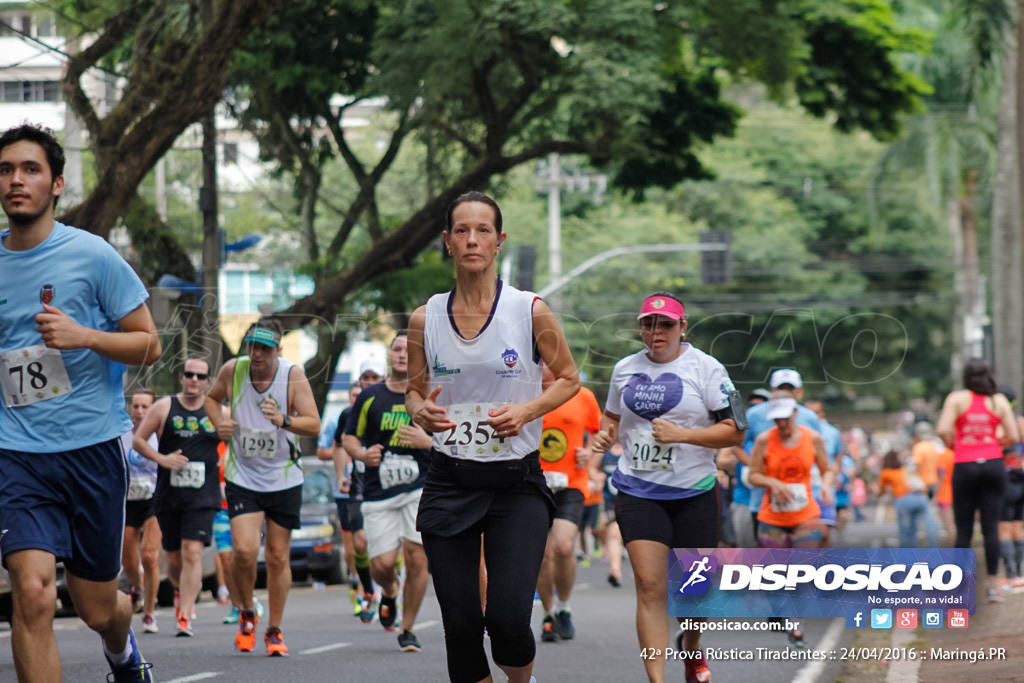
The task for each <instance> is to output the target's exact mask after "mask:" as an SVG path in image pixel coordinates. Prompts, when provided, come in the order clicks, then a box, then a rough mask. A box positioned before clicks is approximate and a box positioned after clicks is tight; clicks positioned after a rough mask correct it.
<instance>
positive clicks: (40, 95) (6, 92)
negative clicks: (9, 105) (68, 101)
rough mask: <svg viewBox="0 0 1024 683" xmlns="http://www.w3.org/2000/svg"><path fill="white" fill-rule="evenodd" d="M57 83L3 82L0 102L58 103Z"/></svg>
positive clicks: (59, 96) (58, 88)
mask: <svg viewBox="0 0 1024 683" xmlns="http://www.w3.org/2000/svg"><path fill="white" fill-rule="evenodd" d="M62 99H63V98H62V96H61V89H60V83H58V82H57V81H4V82H3V90H2V91H0V102H60V101H61V100H62Z"/></svg>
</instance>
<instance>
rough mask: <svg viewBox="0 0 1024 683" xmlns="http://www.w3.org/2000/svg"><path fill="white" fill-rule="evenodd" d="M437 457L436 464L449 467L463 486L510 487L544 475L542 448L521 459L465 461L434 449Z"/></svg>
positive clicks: (476, 487)
mask: <svg viewBox="0 0 1024 683" xmlns="http://www.w3.org/2000/svg"><path fill="white" fill-rule="evenodd" d="M433 459H434V465H435V466H437V467H440V468H442V469H444V470H446V471H447V472H448V473H449V474H450V475H451V477H452V479H454V480H455V482H456V483H457V484H458V485H459V486H461V487H463V488H467V489H486V490H502V489H510V488H512V487H514V486H517V485H518V484H521V483H523V482H524V481H526V479H527V477H528V476H529V475H530V474H535V475H536V476H543V475H541V474H540V459H539V456H538V451H534V452H533V453H530V454H529V455H527V456H526V457H524V458H521V459H519V460H499V461H497V462H478V461H476V460H461V459H459V458H452V457H450V456H447V455H445V454H444V453H439V452H438V451H434V452H433Z"/></svg>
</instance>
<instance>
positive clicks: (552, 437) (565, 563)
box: [537, 366, 601, 643]
mask: <svg viewBox="0 0 1024 683" xmlns="http://www.w3.org/2000/svg"><path fill="white" fill-rule="evenodd" d="M553 380H554V374H553V373H552V372H551V370H550V369H548V368H547V366H545V367H544V378H543V385H544V386H547V384H548V383H549V382H551V381H553ZM600 429H601V407H600V406H599V405H598V403H597V399H596V398H595V397H594V394H593V392H591V391H590V390H589V389H587V388H586V387H582V388H581V389H580V390H579V392H578V393H577V394H576V395H575V396H573V397H572V398H571V399H569V401H567V402H566V403H563V404H562V405H561V406H559V407H558V408H556V409H555V410H554V411H552V412H550V413H548V414H547V415H545V416H544V427H543V432H542V433H541V437H540V466H541V469H543V470H544V478H545V479H546V480H547V484H548V487H549V488H550V489H551V491H552V493H554V497H555V519H554V522H553V523H552V524H551V530H550V531H548V542H547V546H546V547H545V548H544V561H543V563H542V564H541V567H540V575H539V576H538V577H537V593H538V594H539V595H540V601H541V604H542V605H543V606H544V625H543V630H542V631H541V634H540V639H541V640H542V641H544V642H547V643H551V642H555V641H558V640H571V639H572V638H573V636H575V635H576V627H575V626H573V623H572V612H571V610H570V608H569V595H570V594H571V593H572V586H573V584H574V583H575V582H576V558H575V556H574V555H573V545H574V541H575V540H576V532H577V530H578V528H579V524H580V520H581V519H582V517H583V503H584V498H585V497H586V496H587V495H589V493H590V473H589V470H588V467H587V465H588V463H589V461H590V455H591V453H590V447H589V446H588V445H587V444H588V442H589V436H590V435H591V434H594V433H596V432H598V431H600ZM600 494H601V492H600V490H599V491H598V496H599V497H600ZM556 590H557V591H558V596H557V598H558V599H557V604H556V602H555V597H556V596H555V591H556Z"/></svg>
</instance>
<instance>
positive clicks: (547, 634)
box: [540, 614, 558, 643]
mask: <svg viewBox="0 0 1024 683" xmlns="http://www.w3.org/2000/svg"><path fill="white" fill-rule="evenodd" d="M540 639H541V641H542V642H545V643H557V642H558V628H557V627H556V626H555V618H554V617H553V616H551V615H550V614H549V615H548V616H546V617H544V625H543V626H541V631H540Z"/></svg>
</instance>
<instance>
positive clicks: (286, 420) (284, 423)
mask: <svg viewBox="0 0 1024 683" xmlns="http://www.w3.org/2000/svg"><path fill="white" fill-rule="evenodd" d="M281 417H282V418H283V419H282V420H281V429H287V428H288V427H291V426H292V418H291V415H282V416H281Z"/></svg>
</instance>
